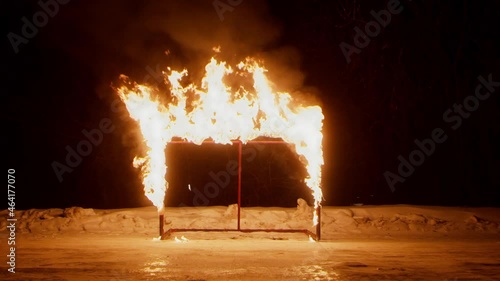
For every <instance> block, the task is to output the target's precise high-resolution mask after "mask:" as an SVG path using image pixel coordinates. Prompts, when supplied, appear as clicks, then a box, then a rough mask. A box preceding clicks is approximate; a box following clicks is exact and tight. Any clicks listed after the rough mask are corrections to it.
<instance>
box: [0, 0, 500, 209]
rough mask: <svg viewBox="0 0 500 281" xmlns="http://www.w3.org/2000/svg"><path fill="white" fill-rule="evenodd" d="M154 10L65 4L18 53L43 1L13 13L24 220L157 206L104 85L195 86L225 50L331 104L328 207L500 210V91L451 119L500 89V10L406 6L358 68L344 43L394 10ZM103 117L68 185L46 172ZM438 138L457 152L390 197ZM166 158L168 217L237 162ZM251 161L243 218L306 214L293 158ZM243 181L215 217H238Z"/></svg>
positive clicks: (280, 154)
mask: <svg viewBox="0 0 500 281" xmlns="http://www.w3.org/2000/svg"><path fill="white" fill-rule="evenodd" d="M42 1H43V0H42ZM60 1H61V2H64V1H62V0H60ZM48 2H50V1H48ZM159 2H162V1H153V0H148V1H118V0H111V1H96V0H92V1H82V0H73V1H69V2H68V3H67V4H59V10H58V11H57V12H55V13H54V15H53V17H49V19H48V23H47V24H46V25H45V26H42V27H40V28H38V30H37V32H35V34H34V36H32V38H29V39H27V40H28V41H27V42H26V43H21V44H19V46H18V48H19V50H18V52H17V53H16V52H15V50H14V48H13V46H12V44H11V43H10V41H9V37H8V34H9V32H13V33H15V34H17V35H22V28H23V25H24V22H23V21H22V18H23V17H26V18H27V19H28V20H29V21H30V22H33V15H34V14H35V13H37V12H39V11H41V9H42V8H41V7H40V5H39V4H38V3H37V1H9V2H8V3H4V8H3V9H2V19H7V21H5V20H4V24H3V27H4V28H3V29H2V33H3V34H4V37H3V38H4V39H3V45H2V47H3V51H2V54H3V56H4V57H3V60H2V66H3V67H2V73H1V76H0V77H2V85H3V90H2V98H3V100H4V102H3V103H2V104H3V105H4V106H5V108H4V110H2V122H3V135H4V137H3V138H2V140H3V149H4V151H5V152H4V154H3V155H7V157H6V158H4V159H5V160H4V161H5V165H6V166H7V168H14V169H16V176H17V177H16V179H17V192H18V193H17V197H16V200H17V204H18V208H23V209H27V208H49V207H68V206H84V207H94V208H118V207H135V206H147V205H150V203H149V201H148V200H147V199H146V198H145V197H144V196H143V192H142V185H141V183H140V179H139V178H138V172H137V170H135V169H134V168H133V167H132V165H131V162H132V159H133V156H134V154H135V153H136V152H137V151H138V149H137V147H138V146H139V143H140V138H139V137H138V135H137V127H136V126H135V123H134V122H133V121H131V120H130V119H128V118H125V117H124V112H123V111H118V112H116V111H113V110H112V106H111V105H112V103H113V101H115V100H116V99H117V96H116V94H115V92H114V91H113V89H112V88H111V87H110V85H111V84H112V83H116V82H117V78H118V76H119V75H120V74H121V73H124V74H127V75H128V76H130V77H131V78H132V79H134V80H136V81H139V82H141V81H144V80H145V78H146V80H147V82H148V83H151V84H153V85H155V84H158V83H157V82H156V81H155V79H154V78H152V77H151V76H153V75H152V74H151V73H154V70H155V69H156V68H157V67H160V68H162V67H165V66H167V65H170V66H173V68H175V69H177V68H183V67H186V68H188V70H189V71H190V73H192V74H193V75H194V77H197V76H199V75H200V72H201V71H202V70H203V66H204V64H206V62H208V59H209V57H210V56H211V55H212V54H213V53H212V50H211V49H212V47H214V46H216V45H220V46H221V47H222V51H223V54H222V56H223V57H222V58H223V59H225V60H228V61H230V62H234V61H238V60H241V59H243V58H244V57H245V56H256V57H259V58H262V59H264V60H266V62H268V68H269V70H270V75H271V78H272V79H273V81H276V82H277V84H279V86H280V87H284V88H287V89H290V90H291V91H292V92H293V91H298V92H302V93H312V94H314V95H315V98H316V101H317V102H319V103H321V106H322V107H323V111H324V114H325V122H324V152H325V162H326V164H325V166H324V168H323V174H324V175H323V177H324V180H323V190H324V193H325V199H326V201H325V203H324V204H325V205H350V204H354V203H359V202H361V203H365V204H425V205H479V206H500V196H499V189H500V145H499V144H500V123H499V122H498V120H500V118H499V117H500V113H499V111H498V109H499V105H500V97H499V92H500V87H499V86H496V88H495V86H493V88H492V89H496V91H495V92H493V93H492V94H491V95H490V97H488V98H486V99H485V100H482V101H480V102H479V106H478V108H477V109H474V110H472V111H471V112H465V113H467V114H466V115H464V116H467V118H458V117H457V116H460V115H459V113H456V112H452V113H451V114H450V115H449V116H448V118H444V117H443V114H444V113H445V112H446V111H447V110H448V109H450V108H451V109H452V110H454V108H453V106H454V104H462V103H463V101H464V100H465V99H467V100H469V101H470V100H472V98H471V97H470V96H471V95H474V93H475V89H476V87H477V86H478V85H480V82H479V81H478V76H479V75H481V76H482V77H485V78H487V77H488V75H490V74H491V75H492V80H493V81H500V71H499V70H500V63H499V62H500V61H499V54H500V43H499V42H500V41H499V40H498V38H500V30H499V29H498V26H499V19H500V4H499V2H498V1H480V3H478V2H477V1H465V0H464V1H451V0H450V1H435V0H434V1H431V0H429V1H427V0H413V1H409V0H401V7H402V8H401V9H402V11H401V12H400V13H399V14H393V15H392V16H391V21H390V23H389V24H387V26H385V27H382V28H381V30H380V32H379V33H378V34H377V35H375V36H373V38H371V39H370V42H369V43H368V45H367V46H365V47H362V48H360V50H359V53H354V54H352V55H351V56H350V59H351V62H350V63H347V61H346V58H345V56H344V54H343V53H342V50H341V48H340V47H339V45H340V44H341V43H342V42H345V43H347V44H350V45H354V38H355V35H356V31H355V28H356V27H358V28H360V29H362V30H364V28H365V25H366V24H368V23H370V22H371V21H373V19H374V18H373V16H372V15H371V14H370V11H375V12H378V11H380V10H383V9H387V2H388V1H382V0H380V1H362V2H361V1H355V2H354V3H355V4H352V2H353V1H344V0H339V1H337V0H335V1H326V0H324V1H305V0H303V1H299V0H293V1H252V0H243V1H242V3H241V4H239V5H237V6H235V7H234V8H233V10H231V11H227V12H225V13H224V14H223V15H224V19H223V20H221V19H220V18H219V16H218V14H217V11H216V9H215V8H214V6H213V5H212V4H213V1H211V0H208V1H201V0H200V1H163V2H173V3H168V4H165V3H163V4H161V3H159ZM184 2H189V4H186V3H184ZM221 2H223V3H226V1H224V0H221ZM233 2H237V1H233ZM5 22H6V23H7V24H6V25H5ZM166 50H169V51H170V55H168V56H167V55H165V51H166ZM147 75H150V78H147ZM484 88H485V87H484ZM484 88H483V90H485V89H484ZM484 93H486V92H484ZM119 110H123V108H122V107H120V106H119ZM465 113H464V114H465ZM469 114H470V115H469ZM105 118H109V120H110V122H112V126H113V128H112V130H111V132H109V133H104V134H103V141H102V142H101V143H99V145H97V146H93V149H92V152H91V153H90V154H89V155H88V156H85V157H82V161H81V163H80V164H79V165H78V166H77V167H75V168H74V169H73V171H72V172H71V173H65V174H64V175H63V180H62V182H59V180H58V178H57V176H56V174H55V173H54V171H53V169H52V166H51V164H52V163H53V162H54V161H58V162H60V163H64V162H65V157H66V154H67V151H66V147H67V146H70V147H72V148H76V146H77V145H78V143H79V142H80V141H82V140H85V136H84V134H83V133H82V130H86V131H91V130H94V129H97V128H99V124H100V122H101V121H102V120H103V119H105ZM458 119H461V120H462V123H461V124H460V125H459V126H458V123H457V122H459V121H457V120H458ZM454 125H457V129H456V130H453V129H452V126H454ZM435 128H442V129H443V131H444V133H445V134H446V136H447V139H446V140H445V141H444V142H443V143H440V144H436V147H435V151H434V153H433V154H432V155H430V156H427V157H425V160H424V162H423V164H421V165H420V166H419V167H416V168H415V171H414V172H413V173H412V174H411V175H410V176H408V178H407V179H406V180H405V181H404V182H399V183H396V184H395V191H394V192H392V191H391V189H390V187H389V185H388V183H387V182H386V179H385V178H384V172H386V171H390V172H392V173H395V174H397V173H398V171H397V170H398V165H399V163H400V160H399V159H398V156H399V155H402V157H403V158H405V159H408V157H409V154H410V153H411V152H412V151H414V150H415V149H417V145H416V144H415V143H414V141H415V140H416V139H418V140H423V139H427V138H430V137H431V136H432V131H433V130H434V129H435ZM247 149H254V148H252V147H250V146H249V147H247ZM167 155H169V159H170V160H169V161H170V162H169V163H168V164H169V166H170V167H169V173H168V178H169V180H170V182H171V188H172V189H171V190H170V191H171V192H170V193H168V194H169V195H168V196H167V198H168V199H167V204H168V205H169V206H178V205H179V204H186V205H191V204H192V196H193V194H192V193H190V192H189V191H188V190H187V187H186V185H187V184H188V183H189V184H191V185H192V186H194V187H196V186H199V187H202V186H203V185H204V184H205V183H206V182H207V181H210V177H209V172H210V171H220V170H221V169H224V168H223V167H224V165H225V164H226V163H227V161H230V160H232V159H235V157H236V150H235V148H231V147H224V146H222V147H221V146H210V145H208V146H204V147H201V148H199V147H195V146H189V145H186V146H184V147H182V148H179V149H173V148H169V149H167ZM251 163H253V164H252V165H248V166H247V168H245V169H244V170H245V171H246V172H245V174H244V176H243V183H244V196H245V199H244V202H245V204H246V205H248V206H252V205H264V206H293V205H294V204H295V200H296V198H297V197H299V196H300V197H304V198H306V199H307V200H310V198H309V197H308V193H307V190H305V187H304V186H303V184H302V183H301V182H300V175H301V174H303V172H304V171H303V169H302V168H301V165H300V164H299V163H298V160H297V159H295V158H294V155H293V154H290V153H287V150H286V147H284V146H280V145H277V146H275V147H266V148H265V149H263V150H258V153H257V155H256V157H255V159H254V160H252V161H251ZM234 181H235V178H234V177H233V178H232V179H231V184H230V185H229V186H228V187H227V188H225V189H224V190H223V191H222V192H221V193H220V195H219V196H217V197H216V198H214V199H211V201H210V204H211V205H222V204H223V205H227V204H231V203H235V202H234V198H235V189H234V184H235V183H234ZM245 186H246V189H245Z"/></svg>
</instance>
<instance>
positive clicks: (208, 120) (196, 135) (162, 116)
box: [117, 58, 324, 225]
mask: <svg viewBox="0 0 500 281" xmlns="http://www.w3.org/2000/svg"><path fill="white" fill-rule="evenodd" d="M265 73H266V69H265V68H264V67H262V66H261V65H260V64H259V63H258V62H257V61H256V60H254V59H251V58H247V59H246V60H245V61H242V62H240V63H239V64H238V65H236V67H235V68H233V67H231V66H228V65H227V64H226V62H223V61H217V60H216V59H215V58H212V59H211V60H210V62H209V63H208V64H207V65H206V66H205V75H204V77H203V78H202V80H201V84H199V85H197V84H195V83H190V84H187V83H186V80H187V79H188V72H187V70H183V71H180V72H179V71H175V70H172V69H170V68H167V72H165V73H164V76H165V83H166V85H167V86H168V87H169V89H170V94H171V101H170V102H169V103H168V105H164V104H162V103H161V102H160V101H159V100H158V99H155V98H153V95H152V94H153V93H155V94H156V92H157V91H158V90H157V89H155V88H152V87H149V86H146V85H139V84H136V83H133V82H130V81H129V79H128V78H127V77H126V76H125V75H122V76H121V79H122V81H123V82H124V85H123V86H122V87H120V88H118V89H117V91H118V94H119V96H120V98H121V99H122V100H123V102H124V103H125V105H126V107H127V110H128V112H129V113H130V116H131V117H132V118H133V119H134V120H136V121H137V122H138V124H139V126H140V130H141V132H142V136H143V138H144V144H145V145H146V148H147V152H146V155H145V156H137V157H136V158H135V159H134V167H138V168H140V169H141V172H142V176H143V185H144V192H145V195H146V196H147V197H148V198H149V200H151V202H153V204H154V205H155V206H156V207H157V208H158V212H160V213H163V208H164V196H165V192H166V190H167V188H168V183H167V182H166V180H165V174H166V172H167V166H166V161H165V160H166V159H165V147H166V145H167V143H168V142H169V141H170V140H172V138H174V137H180V138H182V139H184V140H186V141H189V142H193V143H195V144H201V143H202V142H203V141H204V140H207V139H211V140H213V141H214V142H216V143H221V144H231V143H232V142H231V140H240V141H242V142H243V143H246V142H247V141H249V140H252V139H255V138H257V137H261V136H262V137H271V138H282V139H283V140H284V141H286V142H287V143H290V144H291V145H292V147H293V149H294V150H295V152H296V153H297V154H298V155H299V156H301V157H300V159H301V161H302V162H303V163H304V165H305V167H306V169H307V172H308V176H307V177H306V178H305V183H306V184H307V186H308V187H309V188H310V189H311V191H312V195H313V197H314V207H315V208H317V207H319V206H320V204H321V201H322V197H323V196H322V192H321V187H320V184H321V166H322V165H323V149H322V139H323V134H322V126H323V118H324V117H323V113H322V111H321V108H320V107H319V106H304V105H302V104H299V103H298V102H294V100H293V98H292V96H291V95H290V94H289V93H286V92H275V91H274V90H273V87H272V83H271V82H270V81H269V80H268V78H267V77H266V75H265ZM227 81H231V82H232V84H231V86H228V82H227ZM238 81H241V83H238ZM244 81H250V83H245V82H244ZM235 82H236V83H235ZM233 84H236V86H235V85H233ZM252 84H253V85H252ZM313 223H314V225H316V224H317V215H316V213H314V221H313Z"/></svg>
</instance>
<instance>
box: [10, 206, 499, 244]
mask: <svg viewBox="0 0 500 281" xmlns="http://www.w3.org/2000/svg"><path fill="white" fill-rule="evenodd" d="M237 210H238V209H237V205H235V204H233V205H230V206H228V207H224V206H216V207H182V208H167V209H166V213H165V229H169V228H225V229H234V228H236V225H237V212H238V211H237ZM499 211H500V209H498V208H458V207H424V206H409V205H395V206H352V207H323V209H322V221H321V227H322V237H323V238H325V239H335V238H340V237H353V236H356V237H359V236H363V237H374V236H377V237H391V236H400V235H412V236H414V235H464V234H465V235H468V234H472V235H473V234H480V235H485V234H492V235H498V234H500V212H499ZM312 213H313V209H312V207H311V206H308V205H307V203H306V201H304V200H302V199H299V200H298V205H297V208H264V207H253V208H242V209H241V228H243V229H244V228H258V229H278V228H281V229H309V230H311V231H312V232H314V231H315V228H314V227H313V226H312ZM7 216H8V212H7V210H3V211H1V212H0V217H3V218H5V219H2V220H1V221H0V232H4V231H7V229H6V226H7V221H6V219H7ZM16 218H17V219H18V221H17V225H16V231H17V232H18V233H35V234H52V233H70V232H78V233H82V232H83V233H100V234H103V233H105V234H110V235H121V234H132V233H137V234H144V235H150V236H157V235H158V215H157V212H156V209H155V208H154V207H145V208H133V209H114V210H95V209H84V208H80V207H72V208H67V209H30V210H25V211H16Z"/></svg>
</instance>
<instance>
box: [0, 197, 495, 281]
mask: <svg viewBox="0 0 500 281" xmlns="http://www.w3.org/2000/svg"><path fill="white" fill-rule="evenodd" d="M299 201H300V200H299ZM241 214H242V216H241V217H242V221H241V225H242V228H262V229H269V228H285V229H286V228H294V229H302V228H309V229H310V230H311V231H313V232H314V228H313V227H312V211H311V209H310V207H308V206H306V205H303V204H299V207H297V208H296V209H292V208H260V207H259V208H243V209H242V213H241ZM0 217H2V220H1V222H0V245H1V247H0V249H1V250H0V254H1V255H2V256H3V257H4V258H3V259H4V262H2V263H1V265H0V270H1V272H0V280H191V281H195V280H339V281H342V280H457V281H458V280H500V235H499V234H500V209H498V208H450V207H422V206H408V205H396V206H359V207H324V208H323V211H322V240H321V242H319V243H317V242H310V241H309V239H308V237H307V236H306V235H304V234H302V233H293V234H286V233H237V232H228V233H218V232H201V233H200V232H197V233H194V232H184V233H175V234H173V235H172V237H171V239H168V240H163V241H159V240H157V239H155V238H157V236H158V216H157V213H156V210H155V208H154V207H147V208H135V209H118V210H95V209H83V208H79V207H74V208H68V209H45V210H26V211H16V217H17V218H18V221H17V223H16V273H15V274H12V273H10V272H8V271H7V268H8V265H7V264H6V261H7V257H6V255H7V254H8V247H10V246H8V245H7V236H8V235H9V233H8V231H7V229H6V226H7V221H6V218H7V211H6V210H4V211H2V212H0ZM165 221H166V224H165V229H168V228H235V227H236V206H234V205H232V206H229V207H223V206H221V207H197V208H188V207H185V208H167V210H166V214H165ZM182 237H185V238H186V239H183V238H182ZM2 240H3V242H2Z"/></svg>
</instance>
